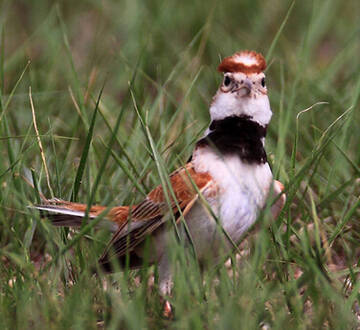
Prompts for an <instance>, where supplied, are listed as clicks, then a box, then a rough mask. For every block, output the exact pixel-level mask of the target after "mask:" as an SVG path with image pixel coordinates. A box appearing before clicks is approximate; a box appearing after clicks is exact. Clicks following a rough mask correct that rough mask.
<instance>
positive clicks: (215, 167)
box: [189, 148, 272, 250]
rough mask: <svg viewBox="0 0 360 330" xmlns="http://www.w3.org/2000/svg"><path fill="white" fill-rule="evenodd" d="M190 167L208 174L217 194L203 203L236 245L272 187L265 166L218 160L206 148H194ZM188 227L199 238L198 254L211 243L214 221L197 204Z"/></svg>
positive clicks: (229, 157)
mask: <svg viewBox="0 0 360 330" xmlns="http://www.w3.org/2000/svg"><path fill="white" fill-rule="evenodd" d="M193 163H194V166H195V170H196V171H197V172H208V173H209V174H210V175H211V177H212V178H213V180H214V181H215V182H216V185H217V187H218V193H217V195H216V196H211V197H208V198H207V201H208V203H209V205H210V206H211V208H212V209H213V211H214V213H215V214H216V215H217V217H218V219H219V221H220V222H221V225H222V226H223V228H224V229H225V230H226V231H227V233H228V234H229V235H230V237H231V238H232V240H233V241H235V242H239V240H240V238H241V237H242V235H243V234H244V233H245V232H246V230H247V229H249V227H251V226H252V225H253V224H254V222H255V221H256V218H257V216H258V214H259V211H260V210H261V209H262V208H263V207H264V205H265V202H266V198H267V196H268V193H269V190H270V185H271V183H272V173H271V170H270V167H269V165H268V163H265V164H248V163H245V162H243V161H242V160H241V159H240V158H239V157H238V156H236V155H227V156H222V155H220V154H218V153H215V152H214V151H213V150H211V149H210V148H197V150H196V151H195V152H194V157H193ZM189 224H190V227H192V228H194V231H195V234H196V235H197V236H200V238H197V240H199V242H200V241H203V244H202V246H201V250H204V249H205V246H206V245H208V244H209V242H212V243H210V244H214V243H215V242H213V240H214V238H215V239H216V237H218V235H216V234H214V233H215V232H216V231H217V229H216V226H217V225H216V221H215V219H213V217H211V215H209V212H208V211H206V210H205V208H204V206H202V205H200V203H198V205H197V206H196V207H195V208H194V210H193V212H190V214H189ZM207 235H208V237H207ZM215 245H216V244H215ZM215 245H214V246H215ZM205 250H206V249H205Z"/></svg>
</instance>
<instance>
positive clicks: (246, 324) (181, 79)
mask: <svg viewBox="0 0 360 330" xmlns="http://www.w3.org/2000/svg"><path fill="white" fill-rule="evenodd" d="M359 13H360V3H359V2H358V1H355V0H351V1H346V2H345V1H340V0H327V1H319V0H318V1H307V0H305V1H301V2H300V1H298V2H292V1H285V0H275V1H271V2H270V1H267V2H264V1H255V0H251V1H250V0H248V1H235V0H229V1H226V2H221V1H209V2H194V1H189V0H183V1H181V2H174V1H159V0H153V1H138V0H132V1H93V0H84V1H77V2H75V1H58V2H53V1H45V0H37V1H31V2H30V1H25V0H24V1H20V0H17V1H10V0H8V1H7V0H2V1H0V32H1V38H0V96H1V102H0V105H1V109H0V155H1V161H0V185H1V189H0V233H1V234H0V246H1V250H0V254H1V261H2V264H1V268H0V279H1V281H0V288H1V289H0V315H1V317H0V327H1V328H3V329H5V328H7V329H14V328H49V329H50V328H67V329H68V328H74V329H75V328H76V329H78V328H79V329H80V328H85V327H86V328H98V327H100V328H103V327H104V328H109V329H118V328H129V329H139V328H159V327H169V328H196V329H197V328H199V329H200V328H201V329H202V328H219V329H231V328H243V329H253V328H264V329H268V328H274V329H277V328H278V329H283V328H284V327H285V326H286V327H290V328H314V329H317V328H320V327H325V328H342V329H344V328H354V327H358V326H359V323H358V318H359V315H360V313H359V304H358V303H359V299H360V297H359V293H358V292H359V287H360V282H359V280H358V273H359V256H360V253H359V252H360V250H359V242H360V240H359V239H360V237H359V230H360V226H359V216H360V212H359V205H360V202H359V193H360V183H359V178H360V164H359V163H360V149H359V146H358V144H359V141H360V131H359V129H358V126H359V120H360V115H359V95H360V74H359V73H360V57H359V54H360V21H359ZM241 49H253V50H257V51H259V52H262V53H263V54H264V55H265V56H266V57H267V60H268V69H267V85H268V89H269V95H270V101H271V105H272V109H273V112H274V116H273V120H272V123H271V125H270V127H269V133H268V139H267V152H268V155H269V159H270V160H271V162H272V167H273V171H274V174H275V176H276V178H278V179H280V180H281V181H282V182H284V183H285V185H286V189H287V194H288V202H287V205H286V207H285V210H284V212H283V214H282V215H281V218H280V220H279V221H277V222H276V223H273V224H271V226H270V227H271V228H270V229H268V226H262V227H261V229H260V231H259V232H258V233H257V234H256V237H251V236H250V237H249V238H248V239H247V240H246V241H245V242H244V244H243V245H242V251H243V255H242V256H239V255H238V256H232V261H233V262H232V265H233V266H232V267H230V269H229V267H226V266H222V265H220V266H219V267H218V268H215V269H209V270H205V272H204V274H203V275H202V276H200V272H199V270H198V266H197V265H196V264H192V263H191V267H184V264H183V262H182V261H181V260H183V258H182V250H181V248H174V257H176V258H175V259H176V260H180V261H176V262H175V263H174V267H176V269H177V272H176V279H175V280H176V285H175V288H174V295H173V297H172V298H171V302H172V304H173V305H174V307H175V310H176V317H175V319H174V320H173V321H168V320H164V319H163V318H162V317H161V305H160V303H159V297H158V296H157V291H156V283H155V284H152V274H153V271H154V270H153V269H150V270H148V271H147V270H144V271H140V272H128V271H125V272H123V273H118V274H115V275H112V276H104V277H100V278H96V277H93V276H91V275H90V270H89V269H90V268H91V267H92V266H93V265H94V264H95V263H96V260H97V258H98V256H99V255H100V254H101V251H102V249H103V248H104V246H105V244H106V242H107V240H108V238H109V233H108V232H107V231H106V230H94V229H91V230H90V231H88V232H86V233H85V232H83V233H82V234H81V235H80V236H74V235H76V234H72V237H77V238H79V237H81V236H86V238H85V237H83V239H81V240H75V241H72V240H71V239H70V240H69V239H68V237H67V235H66V234H67V232H65V231H63V230H59V229H56V228H52V227H50V226H49V224H48V223H47V222H46V221H40V219H39V215H38V214H37V213H36V212H33V211H32V210H30V209H27V208H26V206H27V205H29V204H31V203H35V202H36V201H37V199H38V198H39V194H38V193H37V191H36V189H35V190H34V189H33V188H31V187H30V186H29V185H28V183H27V181H29V180H35V183H38V185H37V186H38V189H39V191H40V192H42V193H43V194H44V195H45V196H47V197H51V196H52V194H53V195H54V196H56V197H60V198H64V199H70V198H73V199H76V200H77V201H82V202H88V201H89V200H93V201H95V202H97V203H101V204H105V205H109V204H110V205H111V204H117V205H119V204H125V203H135V202H138V201H139V200H141V198H142V196H143V193H145V192H148V191H149V189H150V188H151V187H153V186H154V185H155V184H159V183H160V179H159V170H158V167H157V166H156V162H155V161H154V158H156V157H155V156H156V155H155V154H154V150H152V149H151V148H150V147H149V145H148V138H149V135H147V134H146V132H144V127H143V126H142V125H141V120H140V118H143V119H144V120H145V122H146V125H147V127H148V128H149V132H150V134H151V136H152V138H153V139H154V141H155V142H156V150H157V152H159V154H161V156H162V159H163V160H164V163H165V164H166V169H165V170H166V171H167V172H170V171H172V170H173V169H175V168H176V167H177V166H178V165H180V164H183V163H184V162H185V161H186V160H187V158H188V157H189V156H190V154H191V150H192V148H193V145H194V142H195V141H196V139H197V137H198V136H200V135H201V134H202V132H203V129H204V128H205V127H206V125H207V124H208V122H209V117H208V107H209V103H210V101H211V97H212V95H213V94H214V93H215V91H216V89H217V87H218V85H219V83H220V82H221V79H222V78H221V75H220V74H219V73H217V72H216V67H217V65H218V63H219V61H220V58H222V57H224V56H228V55H231V54H232V53H233V52H235V51H237V50H241ZM104 83H105V88H104V90H103V93H102V96H101V100H100V103H99V107H98V111H97V112H96V113H97V114H96V117H93V114H94V109H95V108H96V107H95V103H96V100H97V98H98V95H99V93H100V90H101V88H102V86H103V85H104ZM30 86H31V96H32V100H33V104H34V110H35V114H36V121H37V126H38V130H39V133H40V135H41V141H42V145H43V149H44V155H45V157H46V164H47V167H48V169H49V173H50V187H51V188H49V185H48V184H47V180H46V172H45V168H44V164H43V161H42V158H41V153H40V151H39V145H38V141H37V139H36V132H35V130H34V125H33V118H32V111H31V106H30V98H29V87H30ZM131 94H132V95H131ZM318 102H327V104H318ZM313 105H314V107H313V108H311V109H310V110H309V111H307V112H302V113H301V114H300V115H298V114H299V113H300V112H301V111H302V110H304V109H307V108H309V107H311V106H313ZM135 108H137V109H138V111H139V115H138V114H137V112H136V111H135ZM139 116H140V117H139ZM92 118H95V122H94V127H93V131H92V129H91V127H92V126H91V122H92ZM89 132H90V134H89ZM91 132H93V133H91ZM87 136H90V137H91V138H92V140H91V145H90V147H89V148H88V147H87V145H86V137H87ZM114 136H115V138H113V137H114ZM109 147H110V148H109ZM87 152H88V154H87ZM85 155H87V158H86V163H85V166H84V167H83V169H84V173H83V176H82V177H81V182H80V176H79V175H78V176H77V174H78V173H79V167H80V168H82V165H81V158H82V157H83V159H85ZM76 177H77V178H78V182H79V183H81V185H80V186H79V190H78V192H77V193H74V186H76V183H75V182H76ZM75 190H76V189H75ZM267 218H268V216H267V215H265V217H264V219H263V220H264V222H267ZM69 244H72V245H73V246H72V247H71V249H70V248H69V247H70V246H69ZM59 251H60V253H59ZM239 259H240V260H239ZM181 265H182V267H181ZM155 274H156V270H155Z"/></svg>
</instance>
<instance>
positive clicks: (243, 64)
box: [210, 51, 272, 126]
mask: <svg viewBox="0 0 360 330" xmlns="http://www.w3.org/2000/svg"><path fill="white" fill-rule="evenodd" d="M265 68H266V62H265V59H264V57H263V56H262V55H261V54H259V53H256V52H253V51H242V52H237V53H235V54H234V55H232V56H229V57H226V58H224V60H223V61H222V62H221V63H220V65H219V67H218V70H219V71H220V72H222V73H223V74H224V79H223V81H222V84H221V86H220V88H219V89H218V91H217V93H216V94H215V96H214V98H213V101H212V104H211V107H210V115H211V119H212V120H220V119H224V118H226V117H230V116H248V117H251V118H252V120H254V121H256V122H258V123H259V124H261V125H262V126H266V125H267V124H268V123H269V122H270V119H271V115H272V112H271V109H270V103H269V98H268V96H267V88H266V84H265V74H264V72H263V71H264V70H265Z"/></svg>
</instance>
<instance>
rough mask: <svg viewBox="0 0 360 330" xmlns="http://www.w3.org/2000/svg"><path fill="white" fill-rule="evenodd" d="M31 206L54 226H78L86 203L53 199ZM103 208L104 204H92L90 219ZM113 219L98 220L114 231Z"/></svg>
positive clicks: (115, 227)
mask: <svg viewBox="0 0 360 330" xmlns="http://www.w3.org/2000/svg"><path fill="white" fill-rule="evenodd" d="M32 208H35V209H38V210H39V211H40V213H41V216H42V217H46V218H47V219H49V220H50V221H51V223H52V224H53V225H54V226H56V227H80V226H81V225H82V222H83V219H84V217H85V212H86V209H87V205H86V204H79V203H71V202H67V201H63V200H59V199H54V200H49V201H47V202H46V204H41V205H34V206H32ZM105 209H106V207H105V206H92V207H91V208H90V210H89V215H88V218H89V219H90V220H91V219H94V218H96V217H97V216H98V215H99V214H100V213H101V212H102V211H104V210H105ZM109 213H111V210H110V212H109ZM109 220H110V221H109ZM111 220H113V221H111ZM114 220H115V219H112V218H111V216H109V217H108V216H107V217H105V218H104V220H101V221H100V222H101V223H100V224H103V225H108V226H109V225H110V230H111V231H116V230H117V229H118V225H117V224H116V222H114Z"/></svg>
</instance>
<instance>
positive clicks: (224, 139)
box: [196, 115, 267, 164]
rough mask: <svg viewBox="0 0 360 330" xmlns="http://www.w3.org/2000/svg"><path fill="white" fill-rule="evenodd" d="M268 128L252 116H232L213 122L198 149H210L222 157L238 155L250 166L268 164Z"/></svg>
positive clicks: (198, 144) (199, 142)
mask: <svg viewBox="0 0 360 330" xmlns="http://www.w3.org/2000/svg"><path fill="white" fill-rule="evenodd" d="M266 129H267V126H262V125H260V124H259V123H258V122H256V121H254V120H252V118H251V117H250V116H246V115H241V116H230V117H226V118H224V119H219V120H213V121H212V122H211V124H210V126H209V129H208V130H207V134H206V136H205V137H204V138H202V139H201V140H200V141H198V142H197V144H196V146H197V147H205V146H206V147H210V148H212V149H214V150H215V152H218V153H220V154H222V155H224V156H225V155H237V156H239V157H240V159H241V160H242V161H244V162H246V163H250V164H264V163H266V162H267V158H266V152H265V148H264V141H265V136H266Z"/></svg>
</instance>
